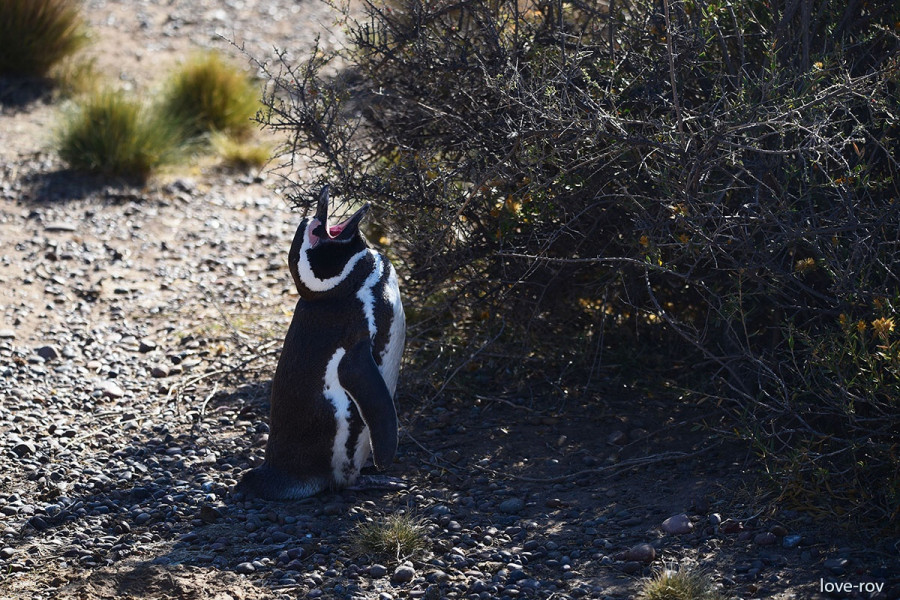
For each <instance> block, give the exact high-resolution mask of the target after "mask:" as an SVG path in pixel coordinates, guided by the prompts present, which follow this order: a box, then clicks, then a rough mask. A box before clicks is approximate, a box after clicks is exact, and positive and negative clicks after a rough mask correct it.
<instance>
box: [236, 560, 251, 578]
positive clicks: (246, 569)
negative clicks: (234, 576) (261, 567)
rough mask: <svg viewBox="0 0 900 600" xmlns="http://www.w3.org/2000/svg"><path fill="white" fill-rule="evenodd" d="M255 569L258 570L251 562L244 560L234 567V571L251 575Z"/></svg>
mask: <svg viewBox="0 0 900 600" xmlns="http://www.w3.org/2000/svg"><path fill="white" fill-rule="evenodd" d="M254 571H256V567H254V566H253V563H251V562H242V563H240V564H239V565H238V566H236V567H235V568H234V572H235V573H240V574H241V575H249V574H250V573H253V572H254Z"/></svg>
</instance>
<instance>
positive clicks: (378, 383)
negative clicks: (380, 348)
mask: <svg viewBox="0 0 900 600" xmlns="http://www.w3.org/2000/svg"><path fill="white" fill-rule="evenodd" d="M338 379H339V380H340V383H341V387H343V388H344V390H346V392H347V394H348V395H349V396H350V398H351V400H353V403H354V404H355V405H356V408H357V410H359V414H360V416H361V417H362V420H363V422H364V423H365V424H366V427H368V428H369V438H370V439H371V441H372V459H373V461H374V462H375V466H376V467H377V468H378V469H384V468H385V467H387V466H388V465H389V464H391V461H393V460H394V454H396V453H397V410H396V409H395V408H394V399H393V398H392V397H391V392H390V391H389V390H388V387H387V384H386V383H385V382H384V378H383V377H382V376H381V372H380V371H379V370H378V366H377V365H376V364H375V358H374V357H373V356H372V343H371V342H370V341H369V339H368V338H366V339H365V340H362V341H360V342H359V343H358V344H356V345H355V346H353V348H351V349H350V350H348V351H347V353H346V354H345V355H344V357H343V358H342V359H341V362H340V364H338Z"/></svg>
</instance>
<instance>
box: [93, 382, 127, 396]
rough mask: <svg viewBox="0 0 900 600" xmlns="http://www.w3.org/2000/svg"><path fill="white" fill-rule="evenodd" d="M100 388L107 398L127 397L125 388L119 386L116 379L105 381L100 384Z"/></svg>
mask: <svg viewBox="0 0 900 600" xmlns="http://www.w3.org/2000/svg"><path fill="white" fill-rule="evenodd" d="M98 389H99V390H100V391H101V392H102V393H103V396H105V397H106V398H113V399H116V398H124V397H125V390H123V389H122V388H121V387H119V384H117V383H116V382H115V381H109V380H107V381H104V382H103V383H101V384H100V387H99V388H98Z"/></svg>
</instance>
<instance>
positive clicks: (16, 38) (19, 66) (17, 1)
mask: <svg viewBox="0 0 900 600" xmlns="http://www.w3.org/2000/svg"><path fill="white" fill-rule="evenodd" d="M86 42H87V34H86V33H85V27H84V21H83V20H82V18H81V12H80V7H79V3H78V2H75V1H74V0H3V1H2V2H0V74H3V75H29V76H36V77H43V76H45V75H47V73H48V72H49V71H50V69H51V68H52V67H53V66H54V65H56V64H57V63H59V62H60V61H61V60H63V59H64V58H66V57H69V56H71V55H72V54H74V53H75V52H76V51H78V50H79V49H80V48H81V47H82V46H84V44H85V43H86Z"/></svg>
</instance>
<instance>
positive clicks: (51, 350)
mask: <svg viewBox="0 0 900 600" xmlns="http://www.w3.org/2000/svg"><path fill="white" fill-rule="evenodd" d="M37 355H38V356H40V357H41V358H43V359H44V360H54V359H57V358H59V350H57V349H56V347H55V346H41V347H40V348H38V349H37Z"/></svg>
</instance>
